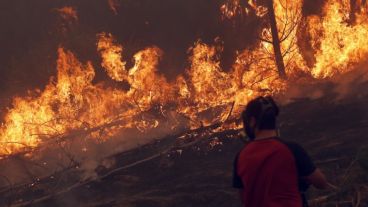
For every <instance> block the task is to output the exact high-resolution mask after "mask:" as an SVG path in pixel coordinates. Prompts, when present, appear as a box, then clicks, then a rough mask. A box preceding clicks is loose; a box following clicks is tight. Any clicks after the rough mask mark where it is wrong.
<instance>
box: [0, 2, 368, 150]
mask: <svg viewBox="0 0 368 207" xmlns="http://www.w3.org/2000/svg"><path fill="white" fill-rule="evenodd" d="M360 4H361V5H360ZM360 4H359V5H356V7H357V8H359V9H358V10H356V11H355V12H356V14H355V20H354V22H349V18H350V16H349V14H350V10H351V9H350V3H349V1H329V2H326V3H325V5H324V9H323V11H324V12H323V15H322V17H319V16H309V17H307V19H305V20H306V21H304V19H302V18H303V17H302V14H301V10H302V1H292V2H289V1H283V0H280V1H274V4H273V8H274V9H273V11H271V12H274V16H273V15H266V14H267V6H269V5H268V4H267V1H266V2H265V4H264V5H263V4H260V5H257V4H256V3H255V2H253V1H250V2H248V3H247V6H246V7H245V8H243V6H242V5H241V4H240V2H239V1H236V0H234V1H230V2H228V3H226V4H224V5H223V6H222V7H221V11H223V15H225V17H228V18H232V17H233V16H235V15H240V14H238V12H235V11H237V10H241V9H242V8H243V9H245V11H248V12H250V11H249V10H254V11H253V12H255V13H256V14H257V15H259V18H266V19H267V18H275V20H276V23H277V29H276V31H278V35H276V38H275V37H274V36H275V35H274V32H275V31H273V29H272V26H270V27H269V26H265V28H264V29H263V30H262V32H261V34H260V37H259V40H260V41H259V43H258V44H259V45H258V47H256V48H253V49H246V50H244V51H240V52H239V53H238V55H237V57H236V61H235V63H234V64H233V67H232V69H230V70H226V71H225V70H224V69H222V68H221V67H220V60H219V56H220V55H221V51H222V45H221V42H220V43H218V44H217V45H215V46H210V45H206V44H204V43H202V42H201V41H198V42H196V43H194V46H193V47H192V48H190V49H189V51H188V53H189V55H190V57H189V61H190V63H191V64H190V68H188V69H187V71H186V74H185V75H179V76H178V77H177V78H176V80H175V81H172V82H168V81H167V80H166V78H165V77H164V76H163V75H161V74H160V73H159V70H158V67H157V66H158V64H159V61H160V58H161V56H162V53H163V52H164V51H162V50H161V49H159V48H158V47H155V46H151V47H147V48H146V49H144V50H142V51H139V52H138V53H136V54H135V55H134V56H133V58H134V66H133V67H132V68H127V67H126V62H125V61H124V60H123V58H122V57H123V56H124V49H123V46H122V45H120V44H119V43H117V42H116V40H115V39H114V37H113V35H112V34H108V33H101V34H98V35H97V51H98V52H99V53H100V55H101V57H102V63H101V65H102V67H103V68H104V69H105V70H106V73H107V74H108V76H109V77H110V78H111V79H113V80H115V81H118V82H126V83H128V84H129V89H128V90H126V91H125V90H121V89H116V88H109V87H107V86H104V84H103V83H98V84H95V83H93V80H94V76H95V68H94V66H93V65H92V64H91V63H90V62H87V63H86V64H83V63H81V62H80V61H79V60H78V59H77V57H76V56H75V55H74V54H73V53H72V52H71V51H68V50H65V49H64V48H62V47H60V48H59V50H58V56H59V58H58V61H57V69H58V74H57V77H55V78H54V77H53V78H51V79H50V83H49V85H48V86H47V87H46V88H45V90H43V91H35V92H32V94H31V95H29V96H28V97H16V98H14V101H13V107H12V108H11V109H9V111H8V113H7V115H6V116H5V121H4V123H3V125H2V127H1V131H0V132H1V133H0V137H1V144H2V148H1V151H0V153H1V155H2V156H3V157H4V156H7V155H11V154H14V153H18V152H22V151H24V150H25V149H32V148H35V147H37V146H39V145H40V144H42V143H43V142H45V141H49V140H50V139H53V138H55V137H56V136H60V135H63V134H66V133H68V132H69V131H71V130H76V129H81V130H85V129H88V128H91V127H97V126H101V125H105V124H108V123H111V122H112V121H114V120H116V119H122V120H124V121H123V123H120V124H118V125H116V126H114V127H113V128H114V129H111V128H108V129H106V135H104V136H102V137H101V136H99V135H98V136H96V138H97V137H99V138H98V139H100V140H105V139H108V138H109V137H111V135H112V134H116V133H118V132H119V131H121V130H123V129H127V128H138V129H140V130H142V131H148V130H150V129H152V128H155V127H157V126H158V125H159V124H160V120H156V119H154V118H153V117H150V118H148V117H147V116H142V114H144V113H146V112H149V111H150V110H151V109H153V108H157V110H160V111H161V112H160V113H162V115H163V116H165V114H166V113H171V112H170V111H174V112H175V113H177V116H179V115H180V116H184V117H187V118H188V119H189V120H190V128H198V127H201V126H208V125H211V124H213V123H216V122H221V121H224V120H225V119H227V118H228V115H229V113H228V112H229V111H230V109H231V111H232V113H231V114H230V116H234V117H236V116H237V115H238V113H239V111H241V109H242V107H243V106H244V105H245V104H246V103H247V101H248V100H249V99H251V98H254V97H256V96H258V95H264V94H277V93H282V92H283V91H285V90H286V88H287V87H289V85H288V83H289V82H293V83H294V82H295V80H296V81H298V79H300V78H301V76H305V74H310V75H311V76H313V77H314V78H316V79H320V78H330V77H333V76H334V75H338V74H342V73H346V72H348V71H349V70H352V69H353V68H354V67H353V64H356V63H359V61H360V60H361V59H363V57H365V56H366V54H367V52H368V51H367V50H368V49H367V48H368V47H366V45H368V44H367V41H368V40H367V38H366V37H367V33H368V25H367V21H368V20H367V14H366V5H363V4H362V3H360ZM58 11H59V12H61V14H62V16H63V17H65V18H72V19H73V20H77V19H78V18H77V16H76V12H75V10H74V9H73V8H71V7H65V8H62V9H59V10H58ZM231 11H232V12H231ZM260 11H263V12H260ZM268 13H270V12H268ZM243 15H246V13H245V14H243ZM267 22H272V21H267ZM305 28H306V29H305ZM302 29H305V30H306V31H307V33H306V34H298V31H300V30H302ZM300 36H302V37H304V36H308V37H309V39H310V42H309V44H310V45H311V47H312V48H313V53H314V64H313V66H312V67H308V66H307V65H308V64H307V62H306V60H305V59H304V58H303V52H301V49H300V48H299V47H298V38H301V37H300ZM275 48H278V49H275ZM278 53H279V55H276V54H278ZM301 74H302V75H301ZM286 77H288V79H289V80H287V79H285V78H286ZM216 107H221V108H222V111H220V112H218V113H217V115H216V116H213V117H202V116H200V114H201V112H204V111H206V110H208V109H212V108H216ZM92 137H94V136H93V135H92Z"/></svg>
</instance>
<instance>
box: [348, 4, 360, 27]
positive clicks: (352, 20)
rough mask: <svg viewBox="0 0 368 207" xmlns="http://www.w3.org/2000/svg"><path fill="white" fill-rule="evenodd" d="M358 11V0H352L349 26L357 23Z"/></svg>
mask: <svg viewBox="0 0 368 207" xmlns="http://www.w3.org/2000/svg"><path fill="white" fill-rule="evenodd" d="M357 11H358V7H357V2H356V0H350V14H349V24H350V25H354V24H355V21H356V12H357Z"/></svg>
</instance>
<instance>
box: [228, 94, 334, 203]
mask: <svg viewBox="0 0 368 207" xmlns="http://www.w3.org/2000/svg"><path fill="white" fill-rule="evenodd" d="M278 114H279V108H278V107H277V105H276V103H275V102H274V100H273V99H272V98H271V97H258V98H256V99H254V100H252V101H251V102H249V103H248V105H247V107H246V109H245V111H244V112H243V113H242V119H243V124H244V128H245V132H246V134H247V136H248V138H249V139H250V142H249V143H248V144H247V145H246V146H245V147H244V148H243V149H242V150H241V152H240V153H239V154H238V155H237V157H236V159H235V163H234V180H233V186H234V187H235V188H239V189H240V196H241V199H242V202H243V205H244V207H302V206H307V205H308V204H307V200H306V199H305V196H304V192H305V191H306V190H307V189H308V187H309V185H310V184H312V185H314V186H315V187H317V188H321V189H322V188H326V187H327V186H328V183H327V181H326V179H325V176H324V175H323V173H322V172H321V171H320V170H319V169H317V168H316V167H315V165H314V164H313V162H312V160H311V158H310V157H309V156H308V154H307V153H306V151H305V150H304V149H303V148H302V147H301V146H299V145H298V144H296V143H290V142H284V141H282V140H281V139H280V138H279V137H278V132H277V129H276V118H277V116H278Z"/></svg>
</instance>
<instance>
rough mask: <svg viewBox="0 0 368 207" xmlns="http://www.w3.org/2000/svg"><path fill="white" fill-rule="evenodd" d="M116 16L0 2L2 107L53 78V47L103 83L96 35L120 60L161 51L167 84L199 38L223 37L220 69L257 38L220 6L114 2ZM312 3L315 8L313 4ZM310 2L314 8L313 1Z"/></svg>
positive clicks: (212, 0) (193, 1)
mask: <svg viewBox="0 0 368 207" xmlns="http://www.w3.org/2000/svg"><path fill="white" fill-rule="evenodd" d="M117 2H118V3H119V4H120V6H119V7H118V14H117V15H115V14H114V13H113V12H112V10H111V9H110V8H109V6H108V1H107V0H32V1H30V0H2V1H1V2H0V90H1V95H0V105H4V103H6V105H7V104H8V103H9V102H10V101H9V100H10V97H12V96H14V95H23V94H25V93H26V91H27V90H32V89H34V88H41V89H42V87H44V86H45V85H46V84H47V82H48V81H49V78H50V76H53V75H55V73H56V59H57V48H58V47H59V46H62V47H64V48H66V49H68V50H71V51H72V52H73V53H75V54H76V56H77V57H78V58H79V60H81V61H82V62H83V63H85V62H86V61H88V60H90V61H92V63H93V65H94V67H95V69H96V73H97V77H96V81H99V80H101V79H108V78H107V77H106V74H105V73H104V71H103V70H102V69H101V66H100V62H101V59H100V57H99V55H98V53H97V51H96V34H98V33H100V32H107V33H111V34H113V35H114V36H115V37H116V39H117V42H119V43H120V44H122V45H123V46H124V49H125V50H124V54H123V57H124V60H126V61H128V64H130V65H131V64H133V62H132V57H133V55H134V54H135V53H136V52H137V51H139V50H141V49H144V48H145V47H149V46H153V45H154V46H157V47H159V48H161V49H162V50H163V52H164V55H163V57H162V60H161V61H160V65H159V71H160V72H161V73H163V74H164V75H165V76H166V77H167V78H168V79H169V80H172V79H174V78H175V77H176V76H177V75H178V74H181V73H183V72H184V71H185V69H186V68H188V67H189V62H188V57H189V54H188V52H187V51H188V48H189V47H191V46H193V44H194V43H195V42H196V41H197V40H198V39H201V40H202V41H203V42H204V43H208V44H214V39H215V38H216V37H220V38H221V40H222V41H223V45H224V51H223V53H222V55H221V57H222V59H221V62H222V67H223V68H224V69H225V70H226V69H228V68H230V67H231V64H232V63H233V61H234V57H235V52H236V51H237V50H241V49H244V48H246V47H250V46H252V45H254V43H255V42H256V40H257V38H256V36H257V34H258V32H259V29H260V28H259V27H260V23H259V19H258V18H256V17H254V16H253V17H252V16H249V17H246V18H238V19H235V20H234V21H227V20H225V21H224V20H222V18H221V14H220V9H219V8H220V5H222V4H223V3H224V0H117ZM308 2H309V3H308V4H309V6H308V5H307V4H306V5H307V6H306V7H305V8H304V11H305V13H316V12H318V9H317V10H316V9H313V8H321V1H320V0H313V1H308ZM311 2H312V3H311ZM313 2H314V3H313ZM64 6H72V7H74V8H75V9H76V10H77V13H78V21H77V22H76V23H74V24H73V25H68V26H67V31H66V32H62V31H61V27H62V26H63V22H62V20H61V18H60V16H59V15H58V13H57V12H56V8H61V7H64Z"/></svg>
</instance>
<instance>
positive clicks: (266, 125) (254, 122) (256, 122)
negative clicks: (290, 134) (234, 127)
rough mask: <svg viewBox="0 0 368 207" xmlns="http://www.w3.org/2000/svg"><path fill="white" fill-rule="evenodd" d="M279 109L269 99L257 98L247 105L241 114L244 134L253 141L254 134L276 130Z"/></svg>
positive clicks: (268, 97)
mask: <svg viewBox="0 0 368 207" xmlns="http://www.w3.org/2000/svg"><path fill="white" fill-rule="evenodd" d="M278 115H279V108H278V106H277V105H276V103H275V101H274V100H273V99H272V98H271V97H270V96H267V97H262V96H261V97H258V98H256V99H253V100H252V101H250V102H249V103H248V104H247V107H246V108H245V110H244V111H243V113H242V119H243V124H244V129H245V133H246V134H247V136H248V137H249V139H251V140H254V139H255V138H256V134H257V133H259V132H260V131H264V130H276V118H277V116H278Z"/></svg>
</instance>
